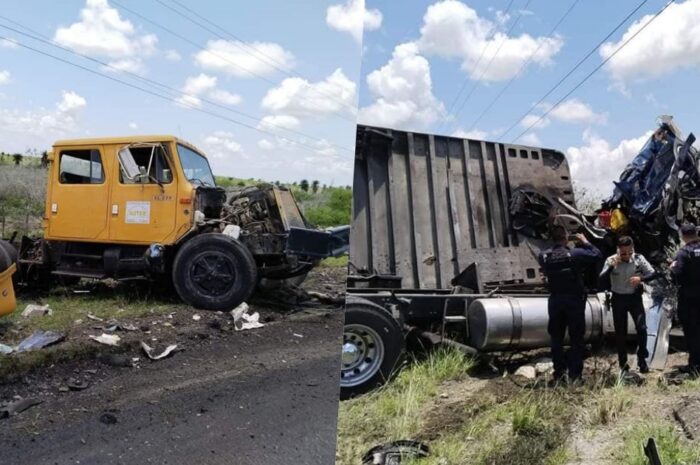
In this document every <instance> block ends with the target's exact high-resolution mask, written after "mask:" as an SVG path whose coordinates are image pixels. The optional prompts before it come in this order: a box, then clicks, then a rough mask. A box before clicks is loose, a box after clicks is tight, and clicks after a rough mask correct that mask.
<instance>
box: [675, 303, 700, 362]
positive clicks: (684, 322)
mask: <svg viewBox="0 0 700 465" xmlns="http://www.w3.org/2000/svg"><path fill="white" fill-rule="evenodd" d="M698 302H699V300H698V299H693V298H687V297H685V298H684V297H679V299H678V319H679V320H680V322H681V326H682V327H683V337H684V339H685V345H686V347H687V348H688V366H689V367H690V368H695V369H696V370H698V371H700V309H699V308H698Z"/></svg>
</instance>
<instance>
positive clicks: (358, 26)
mask: <svg viewBox="0 0 700 465" xmlns="http://www.w3.org/2000/svg"><path fill="white" fill-rule="evenodd" d="M326 24H328V26H329V27H331V28H333V29H336V30H338V31H342V32H348V33H350V34H351V35H352V36H353V38H354V39H355V41H356V42H357V43H361V42H362V33H363V30H364V31H373V30H375V29H379V28H380V27H381V26H382V12H381V11H379V10H377V9H376V8H374V9H371V10H368V9H366V8H365V1H364V0H347V1H346V2H345V4H338V5H331V6H329V7H328V9H327V10H326Z"/></svg>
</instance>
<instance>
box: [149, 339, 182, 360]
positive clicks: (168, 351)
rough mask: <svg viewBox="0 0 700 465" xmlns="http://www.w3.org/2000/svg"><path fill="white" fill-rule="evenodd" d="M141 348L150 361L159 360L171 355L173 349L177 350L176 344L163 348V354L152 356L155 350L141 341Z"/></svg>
mask: <svg viewBox="0 0 700 465" xmlns="http://www.w3.org/2000/svg"><path fill="white" fill-rule="evenodd" d="M141 348H142V349H143V351H144V352H146V355H148V358H150V359H151V360H160V359H162V358H165V357H167V356H168V355H170V354H171V353H173V351H174V350H175V349H177V344H172V345H169V346H168V347H166V348H165V350H164V351H163V352H161V353H160V354H158V355H154V352H155V349H153V348H152V347H151V346H149V345H148V344H146V343H145V342H143V341H141Z"/></svg>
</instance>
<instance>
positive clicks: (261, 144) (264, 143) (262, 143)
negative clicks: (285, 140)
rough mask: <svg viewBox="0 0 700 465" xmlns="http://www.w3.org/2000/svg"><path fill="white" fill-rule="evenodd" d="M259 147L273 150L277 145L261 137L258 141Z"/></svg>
mask: <svg viewBox="0 0 700 465" xmlns="http://www.w3.org/2000/svg"><path fill="white" fill-rule="evenodd" d="M258 147H260V148H261V149H262V150H273V149H274V148H275V147H276V145H275V144H274V143H273V142H270V141H269V140H267V139H260V140H259V141H258Z"/></svg>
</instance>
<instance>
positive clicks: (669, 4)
mask: <svg viewBox="0 0 700 465" xmlns="http://www.w3.org/2000/svg"><path fill="white" fill-rule="evenodd" d="M675 1H676V0H670V1H669V2H668V3H667V4H666V5H665V6H664V7H663V8H662V9H661V10H659V12H658V13H656V14H655V15H654V16H652V17H651V19H649V21H647V22H646V23H645V24H644V25H643V26H642V27H641V28H639V29H638V30H637V31H636V32H635V33H634V34H632V36H631V37H629V38H628V39H627V40H626V41H624V42H623V43H622V45H620V46H619V47H618V48H617V49H616V50H615V51H614V52H613V53H612V54H610V56H609V57H607V58H606V59H605V60H603V62H602V63H600V64H599V65H598V66H596V67H595V68H594V69H593V71H591V72H590V73H588V74H587V75H586V77H584V78H583V80H581V81H580V82H579V83H578V84H576V85H575V86H574V88H573V89H571V90H570V91H569V92H567V93H566V95H564V96H563V97H562V98H560V99H559V100H558V101H557V102H556V103H555V104H554V105H552V107H551V108H550V109H548V110H547V111H546V112H544V114H543V115H542V116H540V117H539V118H538V119H537V121H535V122H534V123H532V124H531V125H530V126H528V128H527V129H525V130H524V131H523V132H522V133H520V135H519V136H518V137H516V138H515V139H513V140H512V141H511V143H514V142H515V141H516V140H518V139H520V138H521V137H522V136H524V135H525V134H526V133H527V132H528V131H529V130H530V129H532V128H533V127H534V126H536V125H537V124H539V122H540V121H542V120H543V119H544V118H545V117H546V116H547V115H548V114H550V113H551V112H552V111H553V110H554V109H555V108H557V107H558V106H559V105H561V103H562V102H563V101H564V100H566V99H567V98H568V97H569V96H570V95H571V94H573V93H574V92H575V91H576V89H578V88H579V87H581V86H582V85H583V84H584V83H585V82H586V81H587V80H588V79H589V78H590V77H591V76H593V75H594V74H595V73H596V71H598V70H599V69H600V68H602V67H603V66H605V64H606V63H607V62H608V61H610V60H611V59H612V58H613V57H614V56H615V55H617V53H618V52H619V51H620V50H622V49H623V48H625V46H626V45H627V44H629V43H630V42H631V41H632V40H633V39H634V38H635V37H637V36H638V35H639V34H640V33H641V32H642V31H643V30H644V29H646V27H647V26H649V25H650V24H651V23H652V22H653V21H654V20H655V19H656V18H658V17H659V16H660V15H661V13H663V12H664V11H666V8H668V7H669V6H671V4H672V3H675Z"/></svg>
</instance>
